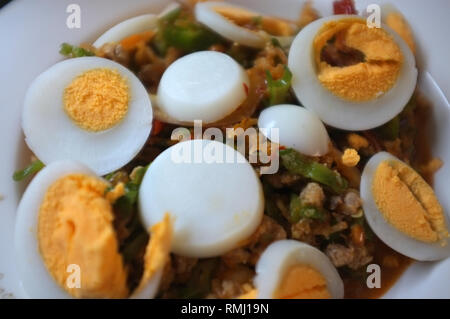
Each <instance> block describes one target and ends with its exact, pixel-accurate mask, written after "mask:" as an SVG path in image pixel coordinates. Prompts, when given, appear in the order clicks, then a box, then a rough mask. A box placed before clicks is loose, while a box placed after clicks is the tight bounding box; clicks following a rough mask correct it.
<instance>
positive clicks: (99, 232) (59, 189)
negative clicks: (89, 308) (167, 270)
mask: <svg viewBox="0 0 450 319" xmlns="http://www.w3.org/2000/svg"><path fill="white" fill-rule="evenodd" d="M108 186H109V185H108V183H107V182H106V181H105V180H103V179H102V178H99V177H97V176H96V175H95V173H94V172H93V171H92V170H90V169H89V168H88V167H86V166H85V165H83V164H81V163H79V162H74V161H60V162H54V163H52V164H50V165H48V166H46V167H45V168H44V169H43V170H42V171H40V172H39V173H38V174H37V175H36V176H35V178H34V179H33V180H32V181H31V183H30V185H29V186H28V188H27V189H26V191H25V193H24V194H23V197H22V199H21V201H20V204H19V207H18V209H17V219H16V225H15V234H14V246H15V251H16V261H17V265H18V273H19V276H20V279H21V283H22V285H23V288H24V290H25V292H26V294H27V296H28V297H30V298H70V297H77V298H125V297H127V296H129V294H130V292H129V289H128V286H127V271H126V269H125V266H124V263H123V259H122V256H121V255H120V253H119V244H118V241H117V235H116V234H115V230H114V227H113V221H114V213H113V208H112V201H113V200H114V199H113V198H110V197H109V196H108V195H107V194H105V193H106V189H107V187H108ZM118 189H119V190H120V187H119V188H118ZM171 227H172V226H171V221H170V219H169V217H168V216H165V217H164V218H163V219H162V221H159V222H158V223H156V225H155V226H154V227H153V228H152V230H151V231H152V239H151V240H150V243H149V245H148V247H147V253H146V256H145V258H144V275H143V278H142V280H141V284H140V286H139V288H138V289H136V292H134V294H133V297H135V298H142V297H145V298H152V297H153V296H154V295H155V293H156V290H157V287H158V286H159V281H160V279H161V272H162V269H163V267H164V264H165V262H166V261H167V258H168V254H169V248H170V243H171V233H172V228H171Z"/></svg>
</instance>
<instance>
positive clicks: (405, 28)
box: [386, 12, 416, 53]
mask: <svg viewBox="0 0 450 319" xmlns="http://www.w3.org/2000/svg"><path fill="white" fill-rule="evenodd" d="M386 24H387V25H388V26H389V27H390V28H391V29H392V30H394V31H395V32H397V33H398V34H399V35H400V36H401V37H402V39H403V40H405V42H406V44H407V45H408V46H409V48H410V49H411V51H412V52H413V53H415V52H416V45H415V43H414V36H413V33H412V31H411V28H410V27H409V24H408V22H407V21H406V20H405V18H404V17H403V16H402V15H401V14H400V13H398V12H391V13H389V14H388V15H387V17H386Z"/></svg>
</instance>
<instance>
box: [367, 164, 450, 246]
mask: <svg viewBox="0 0 450 319" xmlns="http://www.w3.org/2000/svg"><path fill="white" fill-rule="evenodd" d="M372 194H373V197H374V200H375V203H376V205H377V207H378V209H379V210H380V212H381V214H382V215H383V217H384V218H385V219H386V221H387V222H389V223H390V224H391V225H393V226H394V227H395V228H397V229H398V230H399V231H401V232H403V233H404V234H406V235H408V236H409V237H412V238H414V239H416V240H420V241H422V242H426V243H434V242H437V241H440V242H441V244H442V245H445V244H446V241H447V238H448V237H449V234H448V230H447V226H446V224H445V217H444V212H443V209H442V206H441V205H440V203H439V201H438V199H437V198H436V195H435V194H434V192H433V189H432V188H431V187H430V186H429V185H428V184H427V183H426V182H425V181H424V179H423V178H422V177H421V176H420V175H419V174H418V173H417V172H416V171H414V170H413V169H412V168H410V167H409V166H407V165H406V164H404V163H402V162H399V161H383V162H381V163H380V164H379V165H378V167H377V169H376V171H375V174H374V179H373V181H372Z"/></svg>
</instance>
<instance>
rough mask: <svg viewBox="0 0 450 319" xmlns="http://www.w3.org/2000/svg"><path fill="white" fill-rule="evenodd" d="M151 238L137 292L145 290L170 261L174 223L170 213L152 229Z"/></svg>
mask: <svg viewBox="0 0 450 319" xmlns="http://www.w3.org/2000/svg"><path fill="white" fill-rule="evenodd" d="M150 233H151V237H150V241H149V243H148V245H147V248H146V250H145V255H144V273H143V275H142V278H141V282H140V283H139V286H138V287H137V288H136V291H137V292H139V291H140V290H142V289H144V287H145V285H146V284H147V283H148V282H149V281H150V280H151V279H152V278H153V276H154V275H155V274H156V273H157V272H158V271H159V270H162V269H163V268H164V266H165V265H166V263H167V261H168V260H169V255H170V248H171V246H172V238H173V221H172V219H171V217H170V215H169V214H168V213H166V214H165V215H164V218H163V219H162V221H160V222H159V223H156V224H155V225H153V226H152V228H151V229H150Z"/></svg>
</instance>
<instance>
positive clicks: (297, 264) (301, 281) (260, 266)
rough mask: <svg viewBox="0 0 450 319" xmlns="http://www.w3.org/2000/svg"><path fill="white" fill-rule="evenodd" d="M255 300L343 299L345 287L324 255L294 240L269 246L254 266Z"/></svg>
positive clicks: (280, 241)
mask: <svg viewBox="0 0 450 319" xmlns="http://www.w3.org/2000/svg"><path fill="white" fill-rule="evenodd" d="M254 284H255V288H256V290H257V298H269V299H272V298H276V299H310V298H313V299H318V298H343V297H344V284H343V282H342V279H341V278H340V277H339V274H338V272H337V270H336V268H335V267H334V266H333V264H332V263H331V261H330V260H329V259H328V257H327V256H326V255H324V254H323V253H322V252H321V251H320V250H318V249H317V248H314V247H312V246H310V245H308V244H305V243H302V242H299V241H296V240H279V241H276V242H274V243H272V244H270V245H269V246H268V247H267V248H266V250H265V251H264V252H263V254H262V255H261V257H260V258H259V260H258V263H257V264H256V277H255V279H254Z"/></svg>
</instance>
